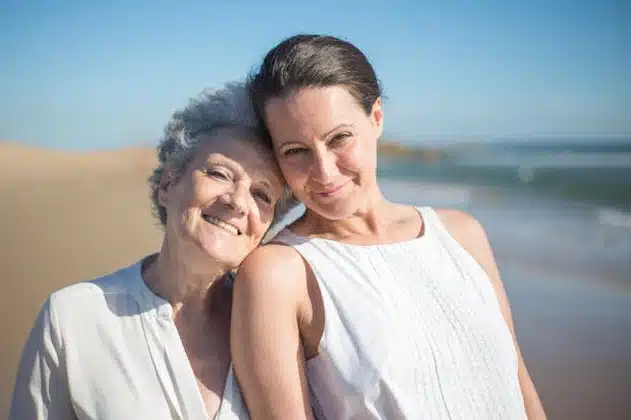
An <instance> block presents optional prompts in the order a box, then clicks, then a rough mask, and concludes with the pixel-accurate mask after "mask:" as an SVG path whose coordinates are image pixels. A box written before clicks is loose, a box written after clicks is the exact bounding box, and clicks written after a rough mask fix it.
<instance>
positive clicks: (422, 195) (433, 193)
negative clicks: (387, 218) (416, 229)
mask: <svg viewBox="0 0 631 420" xmlns="http://www.w3.org/2000/svg"><path fill="white" fill-rule="evenodd" d="M379 184H380V186H381V189H382V191H383V194H384V195H385V196H386V198H388V199H389V200H391V201H394V202H398V203H405V204H411V205H417V206H420V205H434V206H458V207H462V206H466V205H467V204H469V203H470V202H471V201H472V199H473V195H474V191H473V188H474V187H472V186H467V185H462V184H449V183H434V182H423V181H403V180H392V179H381V180H380V181H379Z"/></svg>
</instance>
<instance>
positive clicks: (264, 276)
mask: <svg viewBox="0 0 631 420" xmlns="http://www.w3.org/2000/svg"><path fill="white" fill-rule="evenodd" d="M306 284H307V270H306V263H305V261H304V260H303V259H302V257H301V256H300V254H299V253H298V251H296V250H295V249H293V248H292V247H289V246H285V245H279V244H268V245H264V246H261V247H259V248H257V249H255V250H254V251H252V252H251V253H250V255H248V256H247V257H246V259H245V260H244V261H243V263H242V264H241V266H240V267H239V270H238V272H237V277H236V280H235V283H234V293H235V298H236V299H238V298H239V297H240V295H241V294H242V293H247V294H250V293H253V294H256V295H258V296H259V297H260V298H264V297H265V296H268V295H274V296H275V297H276V298H279V297H281V296H284V297H291V296H292V295H293V297H294V298H295V299H298V298H301V297H302V296H304V294H305V293H304V292H305V291H306V290H307V286H306ZM275 300H276V299H275Z"/></svg>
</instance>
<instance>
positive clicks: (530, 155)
mask: <svg viewBox="0 0 631 420" xmlns="http://www.w3.org/2000/svg"><path fill="white" fill-rule="evenodd" d="M440 151H441V158H440V159H433V160H422V159H419V158H405V157H403V158H400V157H399V158H391V157H382V158H380V160H379V174H380V176H381V177H383V178H388V179H400V180H410V179H412V180H419V179H420V180H423V181H440V182H457V183H461V184H468V185H485V186H494V187H498V188H503V189H507V190H511V191H515V192H518V193H519V194H521V195H528V194H534V195H535V196H537V197H540V198H544V197H555V198H565V199H568V200H574V201H579V202H587V203H596V204H600V205H603V206H606V207H608V208H612V209H618V210H627V211H631V141H617V142H612V141H593V142H585V141H581V142H578V141H577V142H569V141H564V142H542V141H537V142H534V141H533V142H525V141H518V142H487V143H476V144H462V145H452V146H446V147H444V148H443V149H442V150H440Z"/></svg>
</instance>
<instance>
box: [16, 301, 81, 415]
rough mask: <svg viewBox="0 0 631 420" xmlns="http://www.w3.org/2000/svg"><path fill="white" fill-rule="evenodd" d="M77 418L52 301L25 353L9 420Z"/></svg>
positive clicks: (36, 326)
mask: <svg viewBox="0 0 631 420" xmlns="http://www.w3.org/2000/svg"><path fill="white" fill-rule="evenodd" d="M74 418H76V416H75V413H74V410H73V408H72V403H71V401H70V390H69V385H68V377H67V372H66V365H65V360H64V352H63V348H62V345H61V338H60V335H59V329H58V326H57V324H56V319H55V313H54V310H53V308H52V307H51V300H50V299H49V300H48V301H47V302H46V304H45V305H44V307H43V308H42V310H41V311H40V313H39V315H38V316H37V320H36V321H35V325H34V326H33V328H32V329H31V332H30V334H29V338H28V341H27V342H26V345H25V347H24V350H23V352H22V358H21V360H20V365H19V368H18V373H17V377H16V379H15V387H14V389H13V398H12V400H11V410H10V412H9V419H10V420H13V419H15V420H17V419H51V420H55V419H59V420H61V419H63V420H69V419H74Z"/></svg>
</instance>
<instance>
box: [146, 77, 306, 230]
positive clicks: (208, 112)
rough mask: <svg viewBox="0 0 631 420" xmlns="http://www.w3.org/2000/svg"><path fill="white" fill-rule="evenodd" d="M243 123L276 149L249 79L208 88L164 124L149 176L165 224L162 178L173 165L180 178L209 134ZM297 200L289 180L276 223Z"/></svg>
mask: <svg viewBox="0 0 631 420" xmlns="http://www.w3.org/2000/svg"><path fill="white" fill-rule="evenodd" d="M226 127H239V128H244V129H246V130H248V131H250V132H252V133H254V134H255V135H256V136H257V137H258V138H259V139H260V141H261V144H262V145H263V146H265V147H268V148H269V150H270V151H272V142H271V139H270V137H269V134H268V133H267V130H266V129H265V127H263V126H262V124H261V123H260V122H259V120H258V119H257V118H256V114H255V113H254V108H253V106H252V102H251V100H250V97H249V95H248V91H247V88H246V85H245V83H242V82H233V83H227V84H226V85H224V87H223V88H221V89H204V90H203V91H202V92H201V93H200V94H199V96H198V97H196V98H193V99H190V100H189V103H188V105H187V106H186V107H185V108H184V109H181V110H178V111H175V112H174V113H173V115H172V116H171V119H170V121H169V122H168V124H167V125H166V127H165V128H164V135H163V137H162V138H161V139H160V141H159V143H158V146H157V151H158V166H157V167H156V168H155V169H154V170H153V173H152V174H151V176H150V177H149V185H150V187H151V201H152V207H153V213H154V215H155V216H156V217H157V218H158V220H159V221H160V223H161V224H162V226H165V225H166V219H167V214H166V209H165V208H164V206H162V205H161V204H160V203H159V201H158V191H159V189H160V178H161V177H162V174H163V173H164V171H165V169H167V168H168V169H169V170H170V171H171V172H172V173H173V174H174V177H175V180H176V181H177V180H179V179H180V177H181V176H182V175H183V174H184V172H185V171H186V167H187V165H188V163H189V162H190V161H191V160H192V159H193V157H194V156H195V154H196V153H197V151H198V150H199V147H200V146H201V145H202V144H203V142H204V140H205V139H206V138H207V136H208V134H211V133H212V132H214V131H216V130H219V129H222V128H226ZM296 204H297V202H296V200H295V199H294V198H293V196H292V194H291V190H290V189H289V187H288V186H287V184H285V186H284V189H283V195H282V197H281V199H280V200H279V201H278V203H276V207H275V209H274V220H273V222H272V225H274V224H276V223H277V222H278V221H280V220H281V219H282V218H283V217H284V216H285V215H286V214H287V212H289V210H291V209H292V208H293V207H294V206H295V205H296Z"/></svg>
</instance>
